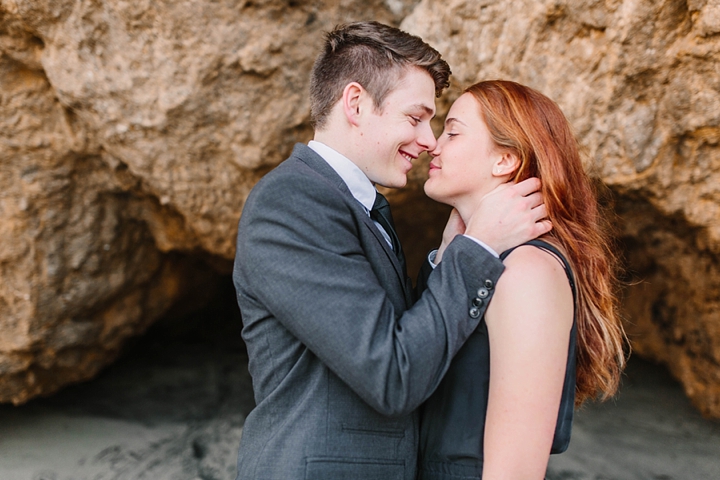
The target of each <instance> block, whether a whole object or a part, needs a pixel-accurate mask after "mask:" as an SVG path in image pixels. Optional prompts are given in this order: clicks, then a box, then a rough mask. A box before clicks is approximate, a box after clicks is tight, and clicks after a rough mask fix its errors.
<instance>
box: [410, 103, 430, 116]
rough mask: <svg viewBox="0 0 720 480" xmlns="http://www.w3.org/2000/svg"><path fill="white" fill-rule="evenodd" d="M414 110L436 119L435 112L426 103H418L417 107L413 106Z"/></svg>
mask: <svg viewBox="0 0 720 480" xmlns="http://www.w3.org/2000/svg"><path fill="white" fill-rule="evenodd" d="M412 108H413V109H414V110H423V111H424V112H425V113H427V114H428V115H430V116H431V117H433V118H435V110H434V109H432V108H430V107H428V106H427V105H425V104H424V103H416V104H415V105H413V106H412Z"/></svg>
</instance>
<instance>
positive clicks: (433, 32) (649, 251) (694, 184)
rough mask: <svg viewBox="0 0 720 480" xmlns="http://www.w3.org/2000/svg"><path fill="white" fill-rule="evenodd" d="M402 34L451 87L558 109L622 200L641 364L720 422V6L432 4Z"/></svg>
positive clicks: (649, 1)
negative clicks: (497, 81)
mask: <svg viewBox="0 0 720 480" xmlns="http://www.w3.org/2000/svg"><path fill="white" fill-rule="evenodd" d="M402 27H403V28H405V29H407V30H408V31H410V32H414V33H422V34H423V37H424V38H425V39H426V40H428V41H429V42H430V43H432V44H433V45H436V46H437V47H438V49H439V50H440V51H441V52H443V54H444V55H445V56H446V58H447V60H448V62H449V63H450V64H451V65H452V67H453V73H454V75H455V83H456V84H460V85H465V86H466V85H469V84H471V83H473V82H475V81H478V80H481V79H487V78H507V79H512V80H516V81H519V82H521V83H525V84H527V85H530V86H532V87H534V88H537V89H538V90H540V91H542V92H544V93H545V94H547V95H549V96H550V97H551V98H553V99H555V100H556V101H557V102H558V103H559V104H560V106H561V107H562V109H563V111H564V112H565V113H566V115H567V116H568V118H569V119H570V121H571V123H572V124H573V125H574V127H575V130H576V132H577V134H578V136H579V138H580V141H581V143H582V145H583V146H584V147H585V149H586V151H587V156H588V167H589V168H591V169H592V170H593V171H594V172H595V175H597V176H599V177H600V178H602V180H603V181H604V182H605V183H606V184H607V185H608V186H609V187H610V188H611V190H612V191H613V193H614V194H615V201H616V207H617V211H618V213H619V214H620V222H619V223H620V224H621V227H620V228H621V236H622V239H623V243H624V244H625V245H626V248H627V251H626V254H625V255H626V257H627V261H628V265H629V271H630V273H631V275H632V277H633V278H634V279H635V281H634V282H633V284H632V285H631V286H630V287H629V288H628V289H627V292H626V298H625V300H624V308H625V309H626V317H627V320H628V322H627V325H628V331H629V334H630V337H631V339H632V342H633V345H634V349H635V351H636V353H637V354H639V355H643V356H646V357H650V358H653V359H657V360H660V361H662V362H664V363H666V364H667V365H668V366H669V367H670V369H671V371H672V372H673V374H674V375H675V376H676V377H677V378H679V379H680V380H681V381H682V383H683V385H684V387H685V391H686V392H687V394H688V395H689V396H690V397H691V399H692V400H693V401H694V403H695V405H696V406H697V407H698V408H699V409H700V410H701V411H702V412H703V413H704V414H706V415H711V416H715V417H720V147H719V142H720V35H719V34H720V6H719V4H718V3H717V2H713V1H692V0H690V1H675V0H672V1H671V0H660V1H658V0H607V1H599V0H580V1H569V0H567V1H563V0H548V1H529V0H496V1H493V0H485V1H481V2H476V1H470V0H467V1H465V0H453V1H451V2H447V1H441V0H423V1H422V2H421V3H420V5H419V6H418V7H417V8H416V9H415V10H414V11H413V13H412V14H411V15H410V16H409V17H408V18H406V19H405V20H404V21H403V23H402ZM451 96H452V95H451Z"/></svg>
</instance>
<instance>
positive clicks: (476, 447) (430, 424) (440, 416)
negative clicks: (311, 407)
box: [418, 240, 577, 480]
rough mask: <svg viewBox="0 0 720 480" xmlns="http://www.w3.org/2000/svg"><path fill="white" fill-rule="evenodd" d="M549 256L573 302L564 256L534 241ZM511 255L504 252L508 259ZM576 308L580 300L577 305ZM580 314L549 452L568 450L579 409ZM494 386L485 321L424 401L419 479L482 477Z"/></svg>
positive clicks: (573, 334) (571, 338)
mask: <svg viewBox="0 0 720 480" xmlns="http://www.w3.org/2000/svg"><path fill="white" fill-rule="evenodd" d="M525 245H533V246H536V247H538V248H542V249H544V250H547V251H550V252H552V253H554V254H555V255H557V256H558V258H560V259H561V260H562V262H563V264H564V266H565V272H566V273H567V277H568V280H569V282H570V286H571V287H572V291H573V299H575V280H574V277H573V274H572V270H571V269H570V265H569V264H568V262H567V260H566V259H565V257H564V256H563V255H562V254H561V253H560V252H559V251H558V250H557V249H556V248H555V247H553V246H552V245H550V244H549V243H547V242H544V241H542V240H532V241H530V242H527V243H526V244H525ZM511 251H512V250H508V251H506V252H503V254H502V255H501V256H500V258H501V259H505V257H507V255H508V254H509V253H510V252H511ZM575 303H576V305H577V301H575ZM576 336H577V314H575V317H574V318H573V326H572V329H571V331H570V345H569V348H568V360H567V368H566V371H565V383H564V385H563V392H562V398H561V400H560V409H559V412H558V419H557V424H556V426H555V436H554V438H553V443H552V450H551V453H561V452H564V451H565V450H567V447H568V444H569V443H570V430H571V429H572V420H573V411H574V404H575V362H576V359H575V343H576ZM489 383H490V345H489V341H488V332H487V325H486V324H485V321H484V319H483V321H482V322H480V325H478V327H477V329H476V330H475V332H473V334H472V335H471V336H470V338H469V339H468V340H467V342H466V343H465V345H464V346H463V347H462V348H461V349H460V351H459V352H458V354H457V356H456V357H455V359H454V360H453V362H452V364H451V365H450V368H449V370H448V372H447V374H446V375H445V378H444V379H443V381H442V383H440V386H439V387H438V389H437V390H436V391H435V393H433V394H432V396H431V397H430V398H429V399H428V400H427V402H425V404H424V405H423V407H422V409H421V414H420V419H421V420H420V455H419V465H418V467H419V468H418V471H419V477H418V478H419V480H470V479H479V478H482V469H483V437H484V431H485V414H486V412H487V402H488V392H489Z"/></svg>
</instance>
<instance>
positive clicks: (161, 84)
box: [0, 0, 412, 403]
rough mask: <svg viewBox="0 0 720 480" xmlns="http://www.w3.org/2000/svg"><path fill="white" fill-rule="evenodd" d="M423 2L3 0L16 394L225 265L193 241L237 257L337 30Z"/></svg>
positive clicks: (71, 373) (0, 266)
mask: <svg viewBox="0 0 720 480" xmlns="http://www.w3.org/2000/svg"><path fill="white" fill-rule="evenodd" d="M411 3H412V2H409V1H404V0H395V1H388V2H382V1H370V2H367V1H353V0H351V1H343V2H327V3H325V2H303V1H299V2H297V1H284V0H260V1H244V0H237V1H231V0H228V1H222V2H180V3H178V2H152V1H149V0H145V1H139V2H123V1H119V0H111V1H106V2H75V1H71V0H53V1H22V0H20V1H15V0H2V1H1V2H0V105H2V110H1V111H0V139H1V140H2V141H1V143H0V172H1V173H0V175H1V176H0V271H1V272H2V279H3V282H2V285H0V401H2V402H8V401H11V402H15V403H21V402H24V401H26V400H27V399H29V398H31V397H32V396H35V395H38V394H43V393H49V392H52V391H54V390H56V389H57V388H58V387H60V386H61V385H64V384H67V383H70V382H75V381H79V380H83V379H88V378H91V377H92V376H93V375H95V374H96V373H97V372H98V371H99V369H100V368H102V367H103V366H105V365H107V364H108V363H109V362H111V361H112V360H113V359H114V358H115V356H116V355H117V353H118V351H119V348H120V347H121V346H122V344H123V343H124V341H125V340H126V339H127V338H128V337H130V336H132V335H136V334H138V333H141V332H142V331H143V330H144V329H145V328H146V327H147V326H148V325H149V324H150V323H151V322H152V321H154V320H155V319H157V318H158V317H159V316H160V315H161V314H163V313H164V312H166V311H167V310H168V308H170V307H171V306H172V305H173V304H175V303H176V302H177V301H178V300H179V299H180V298H181V297H183V295H184V294H185V293H186V292H187V291H189V289H193V290H194V291H196V290H198V288H197V287H198V286H205V287H207V285H204V283H206V282H212V281H213V280H212V275H210V274H209V273H207V272H206V271H205V272H204V271H203V269H202V268H198V266H197V265H198V263H199V262H198V261H197V260H194V259H198V258H202V262H200V263H204V264H210V265H213V266H214V267H215V268H216V269H217V270H220V271H225V272H227V270H228V267H229V265H230V262H231V259H232V256H233V253H234V237H235V229H236V227H237V220H238V218H239V216H240V212H241V210H242V206H243V201H244V199H245V197H246V195H247V193H248V191H249V189H250V188H251V187H252V185H253V184H254V183H255V181H257V179H258V178H260V177H261V176H262V174H263V173H264V172H266V171H267V170H268V169H270V168H271V167H273V166H274V165H275V164H277V163H278V162H279V161H280V160H281V159H282V158H284V157H285V156H286V155H287V154H288V153H289V151H290V149H291V148H292V145H293V143H294V142H296V141H307V140H308V137H309V135H310V127H309V121H308V120H309V118H308V117H309V114H308V110H309V108H308V103H307V100H306V97H307V95H306V91H307V76H308V72H309V70H310V67H311V65H312V61H313V59H314V56H315V54H316V50H317V45H318V44H319V43H320V42H321V41H322V35H321V32H322V31H326V30H329V29H331V28H332V27H333V26H334V25H335V24H337V23H340V22H343V21H347V20H354V19H361V18H368V17H372V18H376V19H378V20H380V21H384V22H386V23H391V24H396V25H397V24H398V23H399V21H400V20H401V19H402V18H403V17H404V16H406V15H407V14H408V13H409V9H410V6H411ZM178 252H180V253H178ZM205 270H207V267H205Z"/></svg>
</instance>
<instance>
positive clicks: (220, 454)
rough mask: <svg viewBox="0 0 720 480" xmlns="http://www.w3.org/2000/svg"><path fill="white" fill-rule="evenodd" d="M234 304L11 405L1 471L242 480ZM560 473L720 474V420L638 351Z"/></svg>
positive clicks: (587, 417) (61, 477)
mask: <svg viewBox="0 0 720 480" xmlns="http://www.w3.org/2000/svg"><path fill="white" fill-rule="evenodd" d="M228 311H232V309H229V308H228V307H227V306H225V307H222V306H218V307H215V308H208V309H205V310H204V311H202V312H200V313H199V314H195V315H193V316H190V317H188V318H185V319H183V320H177V319H175V320H173V319H166V320H165V321H163V322H161V323H160V324H158V325H156V326H155V327H153V328H152V329H151V330H150V331H149V332H148V334H147V335H146V336H144V337H143V338H142V339H139V340H138V341H136V342H135V343H134V344H133V345H131V346H129V347H128V348H127V349H126V353H125V354H124V355H123V357H122V358H121V359H120V360H119V361H118V362H117V363H116V364H114V365H113V366H111V367H110V368H108V369H107V370H105V371H104V372H103V373H102V374H101V375H100V376H99V377H98V378H96V379H94V380H92V381H90V382H87V383H84V384H81V385H76V386H71V387H68V388H66V389H64V390H63V391H61V392H59V393H58V394H56V395H54V396H52V397H50V398H46V399H37V400H34V401H32V402H30V403H28V404H26V405H23V406H21V407H13V406H10V405H4V406H0V480H106V479H107V480H110V479H112V480H140V479H148V480H151V479H152V480H232V479H234V473H235V457H236V452H237V446H238V443H239V439H240V435H241V433H242V423H243V420H244V418H245V415H246V414H247V413H248V412H249V411H250V409H251V408H252V406H253V399H252V393H251V389H250V379H249V376H248V373H247V357H246V353H245V350H244V348H243V345H242V341H241V339H240V332H239V327H240V320H239V319H238V318H237V316H236V315H234V314H232V313H228ZM547 477H548V479H550V480H601V479H602V480H611V479H618V480H620V479H622V480H631V479H632V480H634V479H638V480H639V479H643V480H645V479H647V480H675V479H677V480H715V479H720V422H719V421H712V420H707V419H704V418H702V417H701V416H700V415H699V413H697V411H696V410H694V409H693V407H692V406H691V405H690V403H689V401H688V400H687V399H686V397H685V396H684V395H683V393H682V390H681V388H680V386H679V385H678V383H677V382H675V381H674V380H673V379H672V378H670V376H669V375H668V374H667V372H666V370H665V369H664V368H663V367H660V366H657V365H653V364H651V363H648V362H645V361H642V360H641V359H639V358H633V359H632V360H631V362H630V365H629V367H628V369H627V372H626V377H625V379H624V382H623V386H622V389H621V392H620V395H619V396H618V398H617V399H616V400H615V401H611V402H608V403H604V404H593V405H588V406H586V407H584V408H583V409H582V410H580V411H579V412H577V413H576V419H575V424H574V428H573V436H572V440H571V443H570V448H569V449H568V451H567V452H565V453H564V454H562V455H557V456H553V457H552V458H551V461H550V465H549V468H548V476H547Z"/></svg>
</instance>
